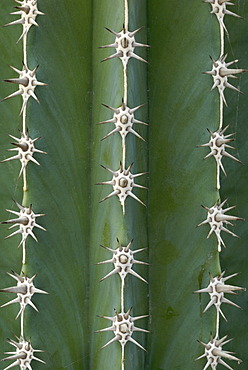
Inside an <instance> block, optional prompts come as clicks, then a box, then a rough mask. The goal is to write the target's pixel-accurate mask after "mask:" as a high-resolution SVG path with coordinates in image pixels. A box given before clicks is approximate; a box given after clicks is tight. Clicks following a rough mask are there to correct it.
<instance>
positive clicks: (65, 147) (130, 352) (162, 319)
mask: <svg viewBox="0 0 248 370" xmlns="http://www.w3.org/2000/svg"><path fill="white" fill-rule="evenodd" d="M236 3H237V2H236ZM13 4H14V3H13ZM11 6H12V3H11V2H9V1H7V0H4V1H3V4H2V7H1V9H2V11H1V14H0V24H5V23H7V22H8V21H10V20H12V19H13V17H12V16H9V15H8V13H9V12H10V11H11V10H12V9H11ZM39 8H40V10H42V11H44V12H45V13H46V16H44V17H39V19H38V20H39V22H38V23H39V28H35V27H33V28H32V30H31V31H30V36H29V42H28V53H29V61H30V67H32V68H34V67H35V66H36V65H37V64H39V65H40V67H39V70H38V72H37V76H38V79H39V80H40V81H44V82H47V83H48V86H47V87H44V88H43V87H42V88H40V89H37V96H38V98H39V100H40V102H41V104H40V105H38V104H37V103H36V102H35V101H30V102H29V103H28V121H27V125H28V128H29V131H30V135H31V136H32V137H36V136H42V139H41V140H40V141H39V148H40V149H42V150H45V151H47V152H48V155H47V156H43V155H40V156H39V162H40V164H41V166H40V167H37V166H35V165H33V164H32V163H30V164H29V168H28V184H29V190H28V192H27V197H26V202H27V203H30V202H31V203H33V207H34V210H35V211H37V212H44V213H46V217H44V218H42V221H41V222H40V223H41V224H42V226H44V227H45V228H46V229H47V230H48V231H47V233H45V232H43V231H41V230H38V229H36V230H35V234H36V236H37V238H38V240H39V243H38V244H36V243H35V241H33V240H28V243H27V248H28V249H27V265H26V266H25V272H27V273H28V274H29V275H31V274H33V273H38V276H37V278H36V281H37V286H38V287H40V288H41V289H45V290H46V291H48V292H49V296H47V297H45V298H44V297H42V296H39V295H37V296H34V303H35V304H36V305H37V306H38V308H39V311H40V312H39V313H36V312H35V311H31V309H30V310H27V316H26V319H25V325H26V328H27V331H28V335H30V336H31V337H32V343H33V346H34V348H40V349H44V350H45V351H46V352H45V354H43V355H42V358H43V359H44V360H45V361H46V362H47V365H42V364H39V363H36V362H35V363H34V365H33V368H34V369H42V368H45V367H47V368H50V369H92V370H98V369H101V370H105V369H106V370H107V369H119V368H120V358H121V351H120V346H119V343H113V344H111V346H109V347H108V348H106V349H103V350H102V351H99V348H100V347H101V346H102V345H104V344H105V343H106V342H107V341H108V340H109V339H111V337H112V333H101V334H99V333H94V331H95V330H98V329H100V328H103V327H106V326H107V325H106V323H107V321H105V320H103V319H101V318H98V317H96V315H106V316H113V315H114V311H113V309H114V308H116V309H117V310H118V309H119V305H120V294H119V292H120V279H119V277H118V276H117V275H116V276H112V277H110V278H108V279H106V280H105V281H103V282H101V283H99V280H100V279H101V278H102V277H103V276H104V275H106V274H107V273H108V272H109V271H110V269H111V268H110V266H109V265H100V266H96V265H95V264H96V263H97V262H99V261H102V260H104V259H108V258H110V255H109V254H108V252H107V251H105V250H103V249H102V248H100V247H99V244H103V245H106V246H109V247H111V248H116V247H117V242H116V237H118V238H119V239H120V241H121V243H123V244H125V243H128V242H129V241H130V240H131V239H132V238H133V239H134V243H133V249H138V248H145V247H148V246H149V249H148V251H149V252H142V254H140V255H139V259H142V260H143V261H148V256H149V262H150V263H151V266H150V268H149V272H148V269H147V267H146V266H144V267H143V266H138V267H136V266H135V270H136V271H137V272H138V273H139V274H140V275H141V276H142V277H144V278H145V279H147V280H148V281H149V285H148V286H147V285H146V284H144V283H143V282H141V281H140V280H138V279H136V278H135V277H133V276H128V278H127V282H126V288H125V292H126V293H125V294H126V296H125V302H126V305H127V307H126V308H127V309H128V308H129V306H133V314H134V315H135V316H137V315H142V314H146V313H148V312H149V313H150V318H149V322H148V321H147V320H146V319H144V320H143V321H142V322H140V323H139V325H138V326H140V327H143V328H149V330H150V331H151V333H150V334H143V333H135V334H134V338H135V339H136V340H137V341H138V342H139V343H141V344H142V345H143V346H144V347H145V348H147V350H148V352H147V354H145V353H144V352H143V351H142V350H141V349H139V348H138V347H136V346H135V345H134V344H132V343H128V344H127V349H126V369H152V370H162V369H173V370H174V369H175V370H181V369H184V370H185V369H202V368H203V367H204V364H205V362H204V360H200V361H199V362H195V361H194V360H195V358H196V357H198V356H199V355H200V354H202V353H203V348H202V347H201V346H200V345H199V344H198V343H197V342H196V340H197V339H201V340H203V341H205V342H206V341H208V340H209V334H210V331H211V330H212V331H214V330H215V310H214V308H212V309H211V310H209V311H208V312H207V313H205V314H204V315H203V314H202V311H203V309H204V307H205V305H206V304H207V302H208V299H207V297H206V296H204V295H202V296H198V295H193V294H192V292H193V291H194V290H197V289H200V288H201V287H205V286H206V285H207V283H208V280H209V278H208V273H209V272H211V273H212V274H213V275H215V274H218V273H219V272H220V266H219V256H218V253H217V243H216V239H215V236H214V235H213V236H211V238H210V239H209V240H206V236H207V233H208V231H209V229H208V226H204V227H202V228H199V229H197V228H196V225H197V224H199V223H200V222H201V221H202V220H204V218H205V217H206V212H205V211H204V210H203V209H202V208H201V207H200V205H201V204H204V205H207V206H211V205H212V204H213V203H214V202H215V201H216V200H217V199H218V198H219V196H221V199H225V198H226V197H228V198H229V202H230V204H231V205H233V204H237V206H238V207H237V211H236V214H237V215H240V216H242V217H246V214H247V195H246V183H247V166H239V165H238V164H237V163H232V162H231V161H228V160H226V161H225V168H226V170H227V173H228V177H227V178H223V179H222V189H221V194H220V195H219V194H218V192H217V190H215V187H214V184H215V180H216V165H215V162H214V159H213V158H211V159H209V160H207V161H203V160H202V158H203V156H204V155H206V154H207V151H204V149H198V148H196V146H197V145H199V144H202V143H205V142H207V141H208V133H207V131H206V128H207V127H208V128H210V129H212V130H215V129H216V128H217V126H218V114H219V106H218V93H217V91H213V92H212V93H210V88H211V86H212V80H211V78H210V77H209V76H205V75H203V74H201V72H203V71H206V70H209V69H210V68H211V61H210V60H209V57H208V55H209V54H210V55H212V56H213V57H216V58H217V57H218V52H219V28H218V24H217V21H216V18H215V16H213V15H212V16H211V15H210V14H209V11H210V6H209V4H203V3H202V2H201V1H194V2H193V4H191V5H190V6H189V2H188V0H183V1H181V2H180V6H175V4H174V3H173V2H169V1H162V0H157V1H144V0H138V1H137V0H136V1H133V0H129V17H130V29H131V30H134V29H136V28H138V27H140V26H145V28H144V29H143V30H142V31H141V32H140V33H139V35H138V36H137V40H138V41H140V42H144V43H145V42H146V41H147V40H146V39H148V42H149V44H150V45H151V46H152V48H151V50H150V51H149V52H148V55H146V51H145V50H142V49H139V50H138V54H139V55H141V56H142V57H144V58H147V59H148V61H149V65H148V67H147V66H146V65H145V64H142V63H140V62H139V61H137V60H134V59H132V60H131V61H130V65H129V70H128V84H129V91H128V100H129V104H130V106H131V107H133V106H136V105H139V104H142V103H145V102H148V105H147V106H146V107H143V108H141V109H140V110H139V111H138V112H137V118H138V119H141V120H143V121H145V122H149V128H148V129H147V128H146V127H143V126H142V127H138V129H137V131H138V132H139V133H140V134H141V135H142V136H143V137H145V138H146V139H147V143H143V142H141V141H140V140H139V139H137V138H136V137H134V136H133V135H129V136H128V137H127V148H128V149H127V164H129V163H131V162H132V161H134V168H133V172H134V173H137V172H143V171H147V170H149V174H148V175H147V177H146V178H145V177H144V178H143V179H142V180H140V181H139V183H142V184H143V185H147V184H148V185H149V192H148V194H147V195H146V194H145V191H144V190H140V191H139V189H138V190H135V194H137V195H138V196H139V197H140V198H141V199H142V200H143V201H144V202H145V203H146V204H147V206H148V207H147V209H145V208H144V207H142V206H141V205H140V204H138V203H137V202H135V200H133V199H130V198H128V199H127V202H126V203H127V204H126V215H125V216H124V217H123V215H122V209H121V206H120V204H119V202H118V199H117V198H112V199H109V200H106V202H103V203H102V204H99V201H100V200H101V199H102V198H103V197H104V196H106V195H107V194H109V192H110V191H109V188H108V187H103V186H102V187H101V186H95V183H97V182H99V181H106V180H110V178H111V176H110V174H109V175H108V174H107V172H106V171H105V170H103V169H102V168H101V167H100V164H103V165H106V166H107V167H110V168H112V169H117V168H118V166H119V160H120V158H121V140H120V137H119V135H117V134H115V135H114V136H111V137H110V138H108V139H106V140H105V141H103V142H100V139H101V138H102V137H103V136H104V135H106V134H107V133H108V132H109V126H108V127H106V126H104V125H102V126H97V125H96V123H97V122H99V121H102V120H104V119H108V118H111V114H110V112H109V111H108V110H107V109H106V108H104V107H103V106H101V104H102V103H105V104H108V105H111V106H114V107H117V106H119V105H120V104H121V99H122V95H123V77H122V76H123V75H122V66H121V62H120V60H117V59H115V60H111V61H107V62H105V63H100V60H102V59H103V58H105V57H107V56H108V55H110V53H109V49H108V50H106V49H103V50H101V49H97V47H98V46H100V45H104V44H107V43H111V42H113V37H112V35H111V34H109V33H108V32H107V31H105V30H104V27H109V28H110V29H113V30H115V31H119V30H121V28H122V24H123V20H124V2H123V0H118V1H116V2H114V3H113V2H110V1H109V0H103V1H101V2H92V1H89V0H88V1H81V0H67V1H66V2H65V1H61V2H60V4H59V6H55V4H54V3H52V2H51V1H48V0H43V1H40V2H39ZM235 11H236V12H237V13H238V14H240V15H242V16H243V17H244V18H245V17H246V16H247V14H248V6H247V4H246V3H245V1H244V0H242V1H240V2H239V3H238V4H237V6H235ZM226 25H227V28H228V30H229V33H230V43H228V42H227V48H228V49H230V51H229V55H230V58H232V57H234V58H233V59H235V58H236V57H237V58H239V59H240V60H241V62H242V67H244V68H245V67H246V66H248V53H247V50H246V49H247V29H248V28H247V21H246V20H245V19H244V20H237V19H232V18H231V17H230V18H227V19H226ZM20 30H21V27H19V26H13V27H8V28H3V29H2V31H1V55H0V62H1V64H0V65H1V70H0V79H1V80H3V79H5V78H8V77H10V76H12V75H11V73H12V72H11V70H10V69H9V67H8V66H7V65H8V64H11V65H14V66H16V67H17V68H21V60H22V59H21V58H22V50H21V44H18V45H16V44H15V41H16V40H17V39H18V37H19V35H20ZM232 53H233V54H232ZM240 81H241V90H242V91H244V92H247V82H246V81H247V80H246V76H244V77H242V78H241V80H240ZM12 91H13V89H12V86H11V85H7V84H4V83H2V86H1V97H2V98H3V97H5V96H7V95H8V94H9V93H11V92H12ZM226 98H227V101H228V102H229V108H228V109H225V122H226V124H228V123H230V122H234V123H233V130H232V131H231V132H233V131H236V132H237V134H236V147H237V148H238V157H239V158H240V159H241V160H242V161H243V162H244V163H246V157H247V155H246V143H245V141H246V137H247V135H246V132H247V128H246V126H247V124H246V120H247V104H246V96H238V95H236V94H235V93H234V92H233V91H230V92H229V91H227V92H226ZM20 108H21V99H19V98H18V97H16V98H13V99H10V100H9V101H6V102H3V103H1V106H0V109H1V121H0V129H1V135H0V148H1V149H2V150H1V153H2V159H4V158H6V157H7V156H8V152H5V149H7V148H9V147H10V146H9V143H10V141H11V140H10V139H9V138H8V134H12V135H18V128H19V129H21V118H20V117H19V111H20ZM230 130H231V129H230ZM37 158H38V156H37ZM0 169H1V177H0V178H1V186H0V207H1V208H0V209H1V220H5V219H7V217H8V215H7V213H6V212H5V211H4V209H5V208H10V209H15V206H14V204H13V202H12V200H11V198H15V199H16V200H17V201H19V202H21V200H22V182H21V179H20V180H19V181H18V180H17V176H18V173H19V169H20V164H19V163H15V162H14V161H12V162H11V163H8V164H7V163H5V164H1V168H0ZM108 176H109V177H108ZM146 197H147V199H146ZM1 230H2V232H1V235H2V237H1V239H2V241H1V244H0V245H1V251H2V252H1V258H0V281H1V287H2V288H3V287H7V286H10V285H11V283H12V282H10V278H9V277H8V276H7V275H6V274H5V272H6V271H11V270H15V271H17V272H20V271H21V269H22V266H21V250H18V249H17V245H18V243H19V239H18V236H15V237H13V238H11V239H9V240H7V241H4V240H3V238H4V237H5V236H6V235H7V234H8V233H7V230H6V228H5V227H4V226H2V228H1ZM246 230H247V227H246V224H245V223H242V224H241V223H240V224H238V225H237V227H236V230H235V233H237V234H238V235H239V236H240V237H241V239H240V240H238V239H234V238H232V237H229V236H228V235H224V239H225V241H226V244H227V246H228V247H227V249H226V250H224V251H223V252H222V254H221V256H220V258H221V267H222V269H227V272H228V273H230V274H231V273H234V272H238V271H240V272H241V274H240V275H239V276H238V277H237V278H235V281H233V284H234V285H240V286H247V281H248V279H247V271H246V270H247V269H246V256H247V252H246V241H247V232H246ZM0 298H1V304H2V303H5V302H6V301H7V300H9V299H11V298H13V297H12V295H10V294H5V293H2V295H1V297H0ZM234 300H235V302H237V303H238V304H239V305H241V306H242V308H244V309H245V308H247V296H246V295H245V294H244V293H240V294H239V296H238V297H234V299H233V301H234ZM226 306H227V305H226ZM223 311H224V312H225V314H226V316H227V318H228V323H224V322H221V333H222V334H223V335H225V334H230V337H235V340H234V341H233V343H230V344H229V346H228V350H230V351H235V352H236V353H237V355H238V357H239V358H241V359H242V360H243V361H244V362H243V363H242V364H241V365H240V366H239V367H238V368H239V369H241V370H242V369H246V367H247V363H248V362H247V361H248V358H247V351H246V342H247V330H246V326H247V325H246V324H247V314H246V311H245V310H244V311H241V310H237V309H234V308H233V307H224V308H223ZM17 312H18V307H17V305H16V306H14V305H13V306H12V307H7V308H3V309H1V311H0V338H1V344H2V345H1V348H2V352H4V351H9V345H8V344H7V343H6V342H5V338H7V337H10V336H11V337H12V336H13V334H12V333H14V334H17V335H18V334H19V323H18V322H17V321H15V320H14V317H15V315H16V313H17ZM230 364H231V366H232V363H230ZM233 366H234V367H235V368H236V367H237V365H236V363H235V364H233ZM220 367H221V366H220Z"/></svg>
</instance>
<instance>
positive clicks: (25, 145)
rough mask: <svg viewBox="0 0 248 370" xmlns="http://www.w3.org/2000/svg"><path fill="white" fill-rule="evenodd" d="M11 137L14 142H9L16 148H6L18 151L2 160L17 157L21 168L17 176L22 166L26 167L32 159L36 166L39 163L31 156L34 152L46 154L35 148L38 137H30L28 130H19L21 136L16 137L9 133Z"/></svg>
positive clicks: (10, 159)
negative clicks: (24, 131)
mask: <svg viewBox="0 0 248 370" xmlns="http://www.w3.org/2000/svg"><path fill="white" fill-rule="evenodd" d="M9 136H10V137H11V138H12V139H14V140H16V143H11V144H12V145H14V146H15V147H16V148H12V149H8V150H9V151H17V152H18V153H17V154H16V155H14V156H13V157H10V158H6V159H4V160H3V161H2V162H8V161H12V160H14V159H19V160H20V162H21V170H20V173H19V177H20V176H21V174H22V172H23V170H24V168H26V167H27V165H28V162H29V161H32V162H34V163H35V164H37V165H38V166H39V165H40V164H39V162H38V161H37V160H36V159H35V158H34V157H33V155H34V153H43V154H47V153H46V152H43V151H42V150H39V149H37V148H35V146H34V143H35V142H36V141H37V140H38V139H40V138H39V137H37V138H35V139H31V138H30V137H29V133H28V130H27V131H26V133H23V132H21V138H20V139H18V138H17V137H15V136H12V135H9Z"/></svg>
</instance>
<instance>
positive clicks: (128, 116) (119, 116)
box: [98, 101, 148, 141]
mask: <svg viewBox="0 0 248 370" xmlns="http://www.w3.org/2000/svg"><path fill="white" fill-rule="evenodd" d="M103 105H104V106H105V107H107V108H109V109H111V110H112V111H113V112H114V116H113V118H111V119H109V120H107V121H102V122H99V123H98V124H105V123H114V124H115V129H114V130H112V131H111V132H110V133H108V134H107V135H106V136H104V137H103V138H102V140H104V139H106V138H107V137H109V136H111V135H113V134H115V133H116V132H119V133H120V135H121V137H122V139H125V138H126V136H127V134H128V133H129V132H130V133H132V134H134V135H136V136H137V137H138V138H140V139H141V140H143V141H145V140H144V139H143V137H142V136H140V135H139V134H138V133H137V132H136V131H135V130H134V129H133V124H134V123H140V124H142V125H146V126H147V125H148V124H147V123H145V122H142V121H139V120H137V119H135V118H134V112H135V111H136V110H137V109H139V108H141V107H143V106H144V104H141V105H139V106H137V107H135V108H129V107H128V106H127V105H126V104H125V103H124V101H122V105H121V106H120V107H118V108H112V107H110V106H109V105H106V104H103Z"/></svg>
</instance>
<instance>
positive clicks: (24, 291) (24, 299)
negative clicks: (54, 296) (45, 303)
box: [0, 272, 48, 318]
mask: <svg viewBox="0 0 248 370" xmlns="http://www.w3.org/2000/svg"><path fill="white" fill-rule="evenodd" d="M8 275H9V276H11V277H12V278H13V279H15V280H16V281H17V285H16V286H14V287H9V288H4V289H0V292H4V293H15V294H17V298H15V299H13V300H11V301H9V302H7V303H5V304H3V305H2V306H1V307H6V306H9V305H10V304H13V303H19V304H20V310H19V312H18V314H17V316H16V318H18V317H19V315H20V314H22V315H23V314H24V311H25V309H26V307H27V305H30V306H31V307H33V308H34V309H35V311H37V312H38V309H37V307H36V306H35V305H34V303H33V302H32V297H33V295H34V294H35V293H42V294H48V293H47V292H45V291H44V290H41V289H38V288H36V287H35V286H34V283H33V280H34V278H35V277H36V276H37V275H36V274H35V275H34V276H32V277H31V278H29V277H28V276H20V275H18V274H17V273H16V272H12V273H8Z"/></svg>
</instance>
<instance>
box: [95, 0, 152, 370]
mask: <svg viewBox="0 0 248 370" xmlns="http://www.w3.org/2000/svg"><path fill="white" fill-rule="evenodd" d="M124 4H125V21H124V25H123V29H122V30H121V31H120V32H115V31H112V30H110V29H109V28H106V29H107V30H108V31H109V32H111V33H112V34H113V35H114V36H115V41H114V43H112V44H108V45H104V46H101V47H100V48H115V53H114V54H112V55H111V56H109V57H107V58H105V59H103V60H102V61H106V60H110V59H113V58H119V59H120V60H121V62H122V66H123V77H124V78H123V79H124V93H123V99H122V104H121V106H119V107H117V108H113V107H110V106H109V105H106V104H103V105H104V106H105V107H106V108H108V109H110V110H111V111H112V112H113V117H112V118H110V119H108V120H104V121H102V122H99V123H98V124H99V125H102V124H108V123H113V124H114V125H115V128H114V129H112V130H111V131H110V132H109V133H108V134H106V135H105V136H104V137H103V138H102V140H104V139H107V138H109V137H110V136H112V135H113V134H115V133H119V134H120V136H121V139H122V160H121V162H120V168H119V169H118V170H116V171H114V170H111V169H110V168H107V167H105V166H103V165H102V167H103V168H104V169H106V170H107V171H108V172H110V173H111V175H112V179H111V180H109V181H104V182H99V183H97V185H111V186H112V188H113V191H112V192H111V193H110V194H109V195H107V196H106V197H104V198H103V199H102V200H101V201H100V202H103V201H104V200H106V199H109V198H111V197H112V196H114V195H116V196H117V197H118V199H119V201H120V203H121V206H122V211H123V215H124V214H125V205H126V200H127V198H128V197H132V198H134V199H135V200H136V201H138V202H139V203H141V204H142V205H144V206H145V204H144V203H143V202H142V201H141V200H140V199H139V198H138V197H137V196H136V195H135V194H134V193H133V190H134V188H142V189H147V188H146V187H145V186H142V185H138V184H136V183H135V181H134V180H135V178H136V177H138V176H141V175H144V174H145V172H143V173H137V174H133V173H132V172H131V168H132V166H133V163H132V164H131V165H129V166H128V167H126V137H127V135H128V134H129V133H131V134H134V135H135V136H137V137H138V138H139V139H141V140H143V141H145V140H144V138H143V137H142V136H141V135H140V134H139V133H138V132H136V131H135V130H134V128H133V125H134V124H142V125H147V123H145V122H142V121H139V120H137V119H136V118H135V116H134V113H135V112H136V110H138V109H139V108H141V107H142V106H143V105H144V104H141V105H139V106H137V107H134V108H130V107H129V106H128V102H127V91H128V82H127V65H128V62H129V60H130V58H135V59H138V60H140V61H142V62H146V60H144V59H143V58H141V57H140V56H139V55H137V54H136V53H135V48H136V47H140V46H141V47H149V45H146V44H141V43H139V42H137V41H136V40H135V35H136V33H137V32H138V31H140V30H141V28H142V27H141V28H139V29H137V30H135V31H129V24H128V23H129V22H128V0H124ZM117 240H118V239H117ZM131 244H132V242H130V243H129V244H128V245H127V246H122V245H121V244H120V242H119V241H118V247H117V249H111V248H108V247H103V248H105V249H107V250H108V251H109V252H111V253H112V254H113V256H112V258H111V259H109V260H105V261H102V262H98V264H99V265H100V264H108V263H112V264H113V270H112V271H110V272H109V273H108V274H107V275H105V276H104V277H103V278H102V279H101V281H103V280H105V279H107V278H108V277H110V276H112V275H115V274H118V275H119V276H120V279H121V309H120V312H119V313H118V312H117V311H116V315H115V316H114V317H107V316H100V317H103V318H105V319H108V320H111V321H112V326H111V327H109V328H105V329H101V330H98V332H104V331H113V333H114V338H112V339H111V340H110V341H109V342H108V343H106V344H105V345H104V346H103V347H102V348H105V347H106V346H108V345H109V344H111V343H112V342H115V341H119V343H120V344H121V348H122V361H121V364H122V365H121V366H122V370H124V368H125V365H124V359H125V345H126V344H127V342H128V341H130V342H133V343H134V344H136V345H137V346H139V347H140V348H142V349H143V350H145V349H144V348H143V347H142V346H141V345H140V344H139V343H138V342H136V340H135V339H133V337H132V335H133V332H135V331H142V332H145V333H148V331H147V330H145V329H140V328H137V327H136V326H135V325H134V321H135V320H138V319H141V318H143V317H147V315H144V316H139V317H132V316H131V315H130V311H131V310H128V311H125V302H124V287H125V279H126V278H127V275H128V274H131V275H133V276H135V277H137V278H138V279H140V280H142V281H143V282H145V283H147V281H146V280H145V279H144V278H142V277H141V276H140V275H139V274H138V273H137V272H135V271H134V270H133V265H134V264H142V265H148V264H147V263H146V262H142V261H138V260H136V259H135V258H134V255H135V254H136V253H138V252H140V251H142V250H143V249H139V250H136V251H132V250H131V249H130V247H131Z"/></svg>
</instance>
